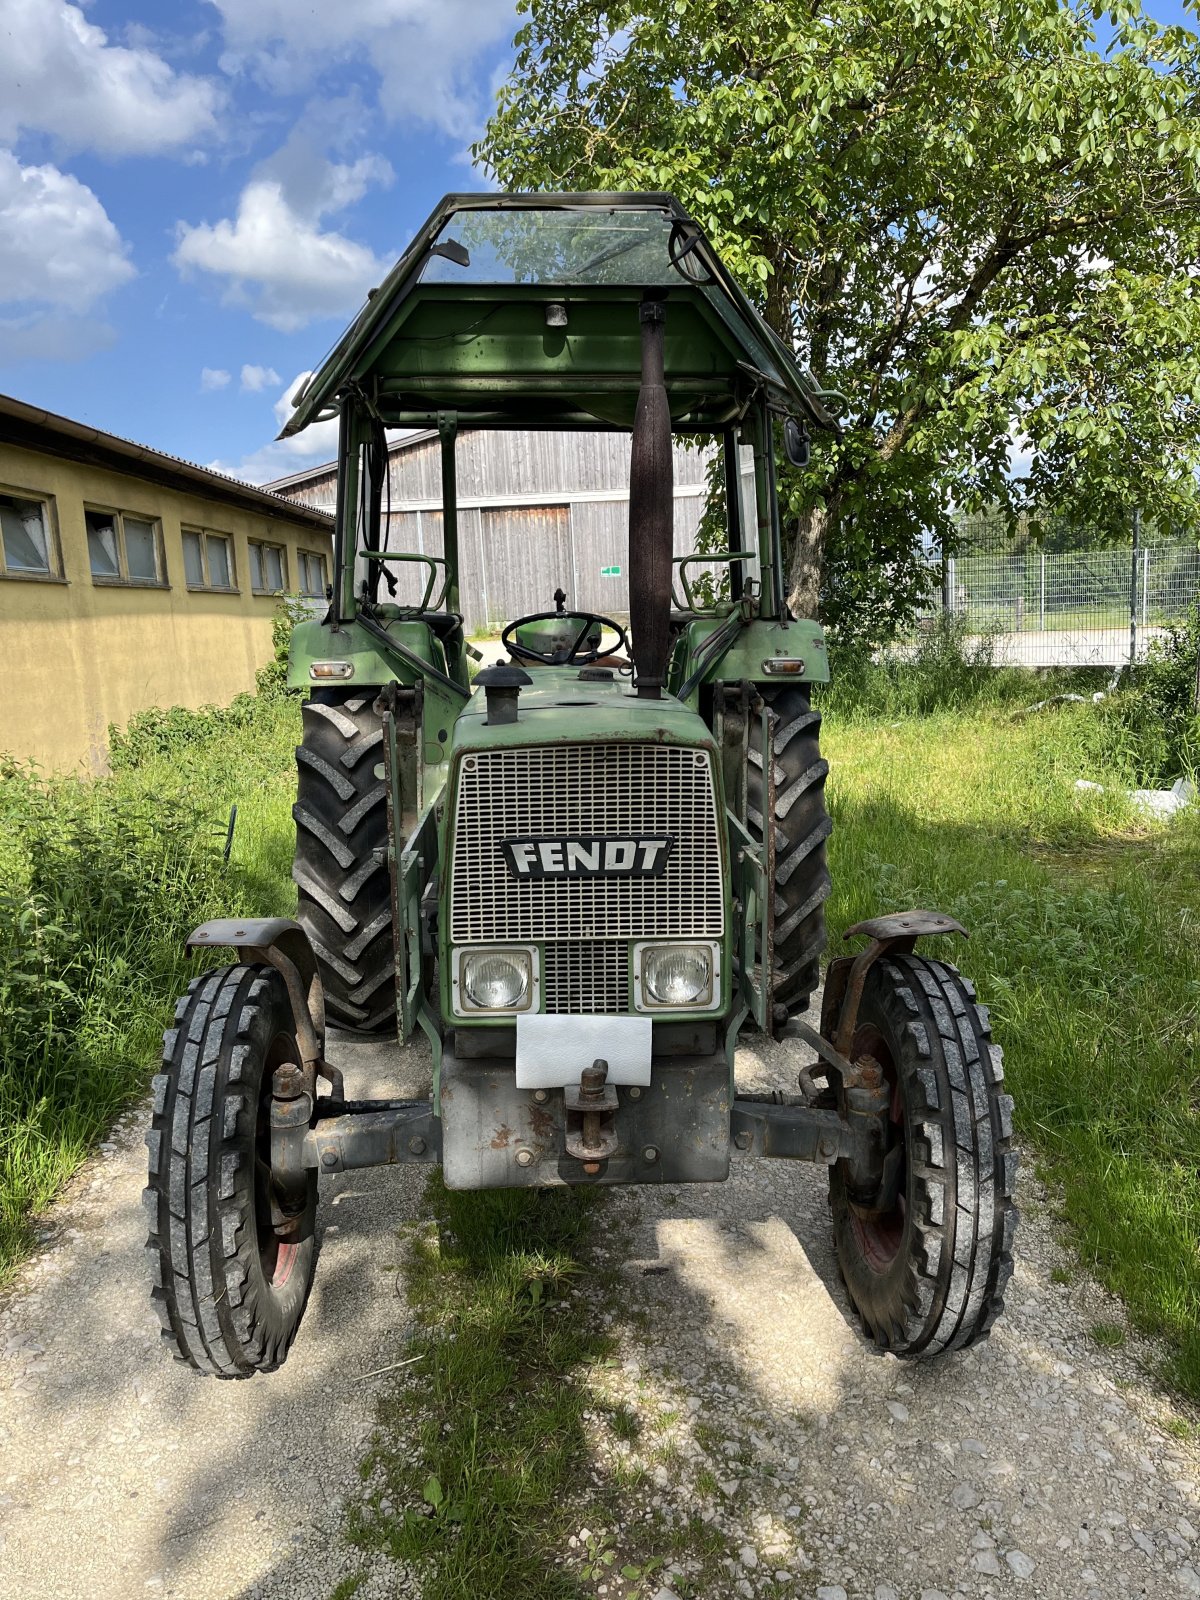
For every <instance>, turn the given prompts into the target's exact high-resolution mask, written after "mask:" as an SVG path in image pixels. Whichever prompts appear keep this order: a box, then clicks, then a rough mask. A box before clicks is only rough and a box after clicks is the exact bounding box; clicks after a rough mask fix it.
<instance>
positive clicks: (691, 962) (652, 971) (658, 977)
mask: <svg viewBox="0 0 1200 1600" xmlns="http://www.w3.org/2000/svg"><path fill="white" fill-rule="evenodd" d="M642 983H643V986H644V987H645V991H646V993H647V995H649V997H650V999H651V1000H653V1001H655V1002H656V1003H657V1004H658V1005H660V1006H687V1005H691V1004H692V1003H693V1001H696V1000H703V1001H707V999H708V997H709V990H710V988H711V987H712V956H711V954H710V953H709V952H708V951H707V950H706V949H704V947H703V946H702V945H694V944H691V945H680V946H679V947H678V949H674V950H672V949H670V948H666V949H663V950H647V951H645V952H644V953H643V955H642Z"/></svg>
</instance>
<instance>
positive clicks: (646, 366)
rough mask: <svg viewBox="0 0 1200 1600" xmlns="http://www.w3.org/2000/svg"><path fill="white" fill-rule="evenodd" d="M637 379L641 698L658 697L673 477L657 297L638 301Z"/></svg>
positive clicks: (667, 613) (633, 553)
mask: <svg viewBox="0 0 1200 1600" xmlns="http://www.w3.org/2000/svg"><path fill="white" fill-rule="evenodd" d="M640 314H641V323H642V385H641V388H640V389H639V390H638V402H637V411H636V412H635V414H634V419H633V447H632V450H631V453H630V461H629V622H630V628H631V631H632V633H633V662H634V668H633V671H634V683H635V685H636V687H637V692H638V694H639V695H640V696H642V698H643V699H646V700H659V699H661V698H662V690H663V684H664V683H665V682H666V676H667V654H668V651H669V648H670V633H671V555H672V552H673V550H674V545H675V541H674V515H675V513H674V482H673V474H672V462H671V408H670V406H669V405H668V404H667V390H666V382H665V377H664V371H663V342H664V337H663V336H664V323H665V322H666V318H667V308H666V306H665V305H664V304H663V302H662V301H661V300H646V301H643V303H642V306H641V312H640Z"/></svg>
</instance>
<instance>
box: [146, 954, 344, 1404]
mask: <svg viewBox="0 0 1200 1600" xmlns="http://www.w3.org/2000/svg"><path fill="white" fill-rule="evenodd" d="M294 1029H295V1024H294V1022H293V1019H292V1009H291V1004H290V1002H289V1000H288V995H287V989H286V988H285V986H284V982H283V979H282V978H281V977H280V976H279V974H278V973H277V972H276V971H275V970H274V969H273V968H271V967H267V966H250V965H243V964H239V965H237V966H231V967H219V968H217V969H216V970H215V971H213V972H206V973H205V974H204V976H203V977H200V978H197V979H195V981H194V982H193V983H192V984H191V985H190V987H189V989H188V992H187V994H185V995H184V997H183V999H182V1000H180V1002H179V1004H178V1006H177V1007H176V1008H175V1026H174V1027H173V1028H170V1029H168V1030H167V1032H166V1033H165V1034H164V1035H163V1047H164V1048H163V1071H162V1072H161V1073H159V1074H158V1076H157V1077H156V1078H155V1079H154V1114H153V1120H152V1122H151V1126H150V1131H149V1133H148V1134H147V1135H146V1144H147V1146H148V1147H149V1151H150V1161H149V1167H150V1181H149V1184H148V1185H147V1187H146V1189H145V1191H144V1198H145V1204H146V1209H147V1211H148V1213H149V1217H150V1237H149V1239H148V1240H147V1242H146V1248H147V1250H148V1252H149V1255H150V1258H151V1269H152V1274H153V1285H154V1286H153V1288H152V1290H151V1298H152V1299H153V1301H154V1304H155V1306H156V1307H157V1310H158V1314H159V1319H160V1321H161V1322H162V1329H163V1337H164V1338H165V1339H166V1340H167V1341H168V1342H169V1343H171V1344H172V1345H173V1346H174V1347H175V1351H176V1353H177V1357H178V1359H179V1360H181V1361H185V1362H187V1363H188V1364H189V1365H190V1366H192V1367H195V1369H196V1370H197V1371H198V1372H204V1373H208V1374H210V1375H211V1376H212V1377H216V1378H248V1377H251V1376H252V1375H253V1374H254V1373H256V1372H273V1371H274V1370H275V1368H276V1367H278V1366H279V1365H280V1364H281V1363H282V1361H283V1360H284V1358H285V1357H286V1355H287V1353H288V1349H289V1348H290V1346H291V1343H292V1340H293V1339H294V1338H295V1335H296V1329H297V1328H298V1327H299V1325H300V1318H301V1317H302V1316H303V1314H304V1308H305V1306H306V1304H307V1303H308V1292H309V1289H310V1288H311V1286H312V1279H313V1270H314V1268H315V1265H316V1256H317V1240H316V1210H317V1179H316V1173H315V1172H314V1173H310V1174H309V1179H308V1192H307V1204H306V1208H305V1210H304V1212H303V1214H302V1216H301V1218H300V1221H299V1226H298V1228H297V1231H296V1233H295V1235H294V1237H293V1238H292V1239H290V1240H289V1241H284V1240H281V1239H280V1238H278V1237H277V1236H276V1234H275V1231H274V1229H273V1227H272V1225H271V1174H270V1153H271V1136H270V1109H271V1078H272V1074H273V1072H274V1070H275V1068H276V1067H277V1066H280V1065H282V1064H283V1063H284V1062H288V1061H290V1062H294V1063H296V1064H299V1061H300V1053H299V1050H298V1048H297V1045H296V1039H295V1031H294Z"/></svg>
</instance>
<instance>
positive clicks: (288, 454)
mask: <svg viewBox="0 0 1200 1600" xmlns="http://www.w3.org/2000/svg"><path fill="white" fill-rule="evenodd" d="M311 376H312V373H311V372H300V373H297V375H296V376H295V377H294V378H293V379H292V381H291V383H289V384H288V385H287V386H286V387H285V389H284V390H283V392H282V393H281V394H280V396H279V398H278V399H277V400H276V401H275V402H274V404H273V406H272V410H273V411H274V414H275V430H276V432H278V431H279V429H280V428H282V427H283V425H284V423H285V422H286V421H287V420H288V418H289V417H290V416H291V414H292V404H293V401H294V400H295V398H296V395H297V394H298V393H299V391H300V387H301V385H302V384H304V383H307V382H308V380H309V378H310V377H311ZM337 434H338V425H337V419H336V418H334V419H332V420H331V421H329V422H314V423H312V424H311V425H310V426H309V427H307V428H305V430H304V432H303V433H298V434H296V436H295V437H294V438H292V439H275V440H273V441H272V442H271V443H270V444H264V445H260V446H259V448H258V449H256V450H252V451H251V452H250V453H249V454H248V455H245V456H243V457H242V459H241V460H240V461H236V462H234V461H210V462H209V463H208V464H209V466H210V467H212V469H213V470H214V471H215V472H227V473H228V474H229V475H230V477H233V478H243V479H245V481H246V482H247V483H270V482H272V480H273V479H275V478H286V477H287V476H288V475H289V474H290V473H293V472H300V471H302V470H303V468H305V467H312V466H317V465H318V464H320V463H321V462H325V461H332V460H333V458H334V457H335V456H336V455H337Z"/></svg>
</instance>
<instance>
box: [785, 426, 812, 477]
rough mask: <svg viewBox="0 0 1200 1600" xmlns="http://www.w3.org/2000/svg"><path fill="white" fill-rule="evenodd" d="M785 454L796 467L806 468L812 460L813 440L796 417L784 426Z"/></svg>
mask: <svg viewBox="0 0 1200 1600" xmlns="http://www.w3.org/2000/svg"><path fill="white" fill-rule="evenodd" d="M783 453H784V455H785V456H786V457H787V458H788V460H789V461H790V462H791V464H792V466H794V467H806V466H807V465H808V463H809V462H810V461H811V460H812V440H811V439H810V438H809V436H808V434H807V433H806V432H805V430H804V429H803V428H802V427H801V426H800V424H799V423H798V422H797V421H796V419H795V417H789V418H788V419H787V421H786V422H785V423H784V425H783Z"/></svg>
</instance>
